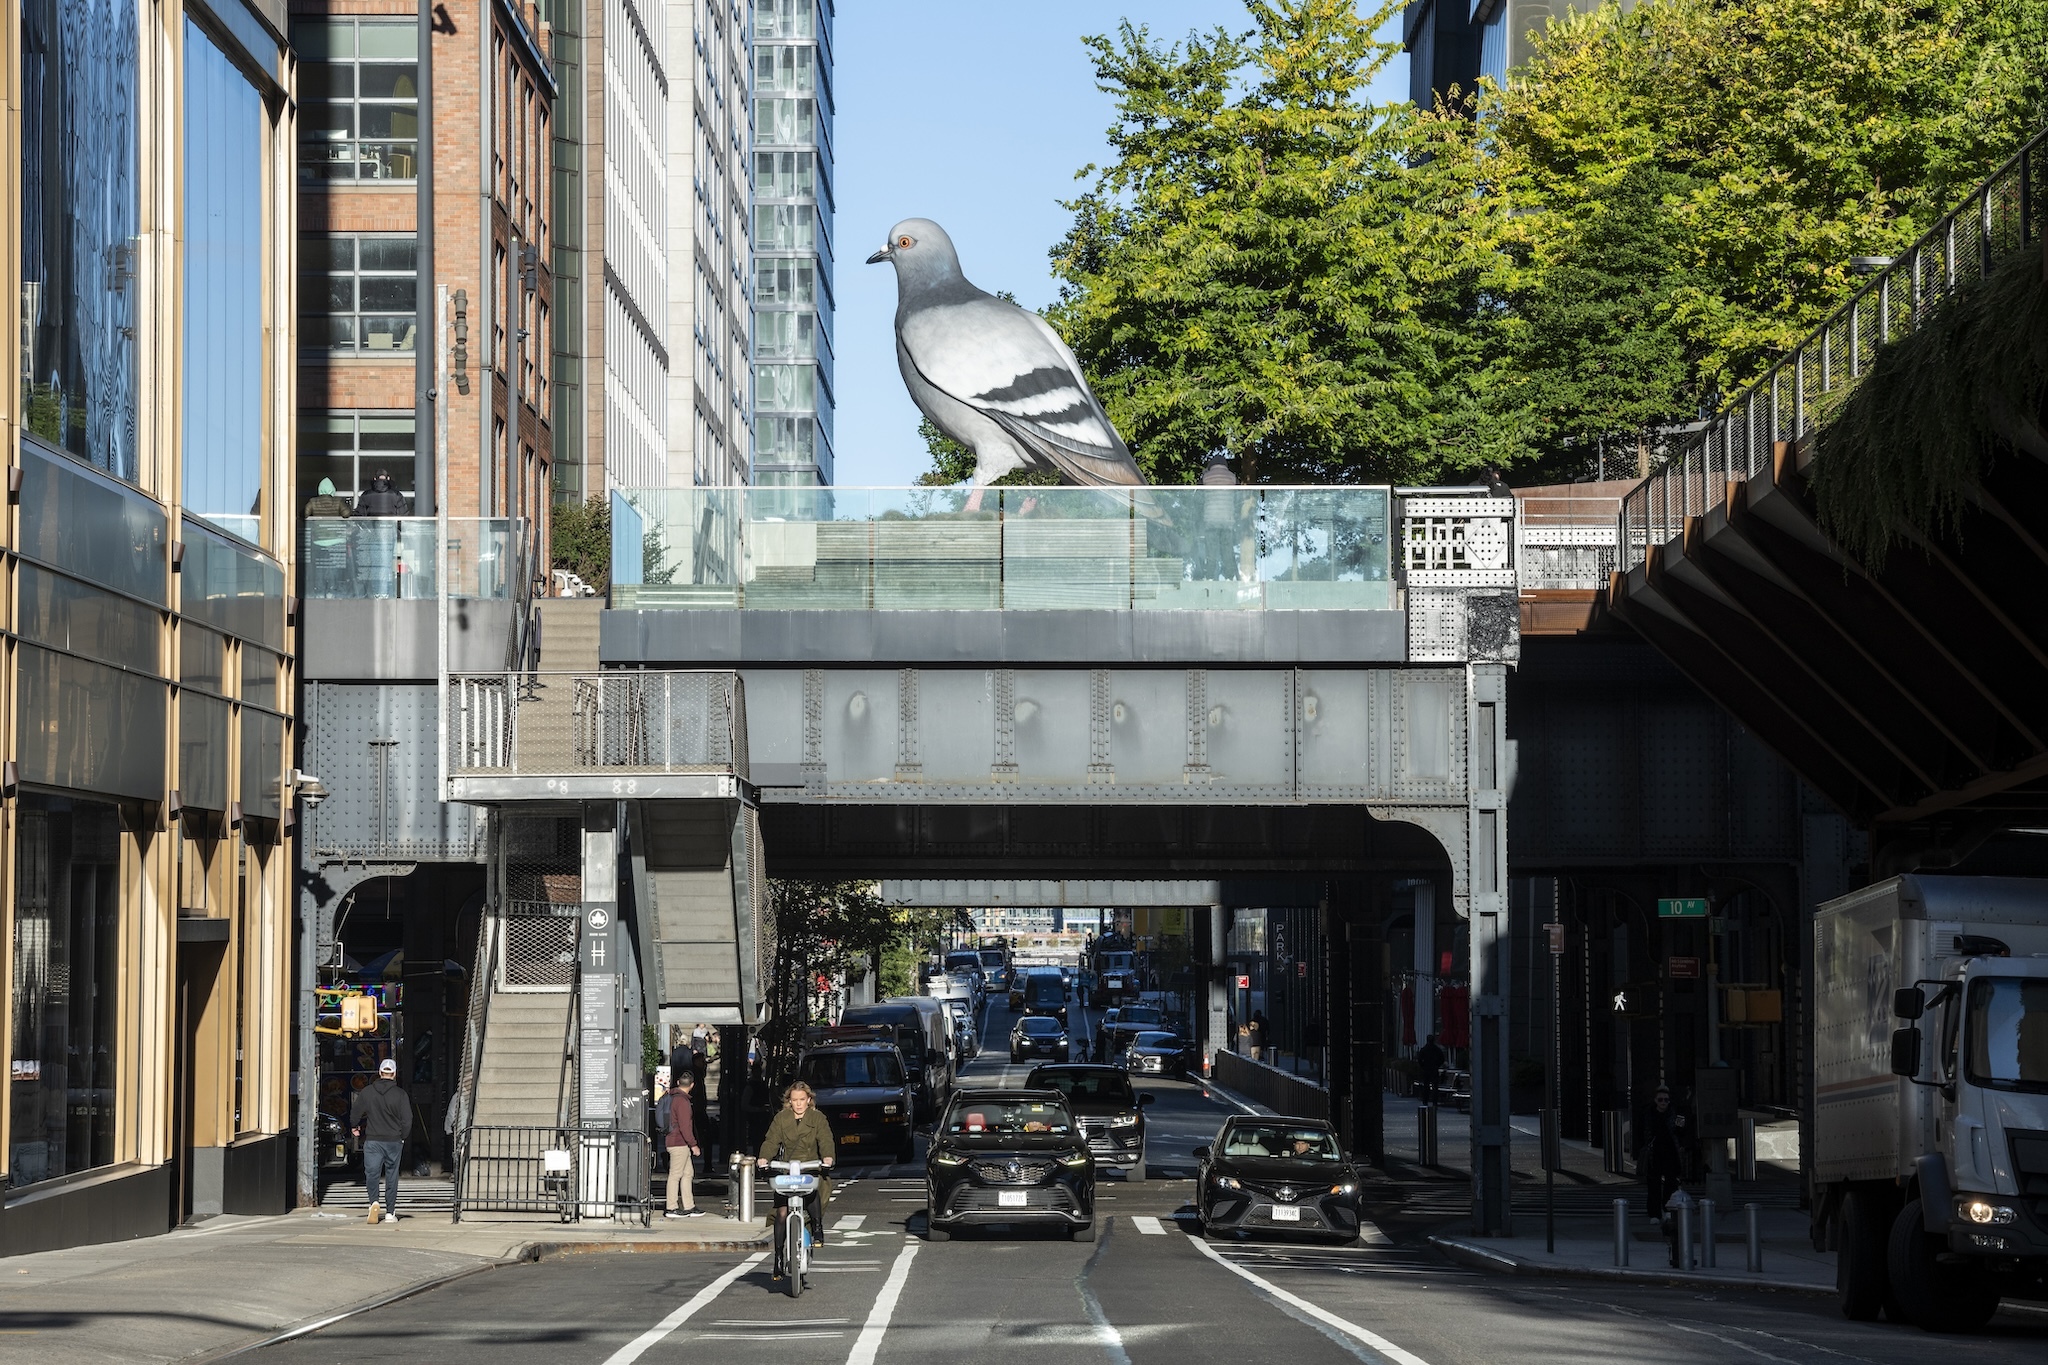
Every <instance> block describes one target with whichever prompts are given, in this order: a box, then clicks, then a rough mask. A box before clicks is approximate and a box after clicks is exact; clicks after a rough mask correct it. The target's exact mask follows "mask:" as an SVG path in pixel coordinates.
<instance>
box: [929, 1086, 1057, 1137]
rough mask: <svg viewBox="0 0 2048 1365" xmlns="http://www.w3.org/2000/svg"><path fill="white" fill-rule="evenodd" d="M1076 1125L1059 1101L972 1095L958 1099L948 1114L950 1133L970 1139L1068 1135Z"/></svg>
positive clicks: (947, 1124) (947, 1125) (947, 1121)
mask: <svg viewBox="0 0 2048 1365" xmlns="http://www.w3.org/2000/svg"><path fill="white" fill-rule="evenodd" d="M1073 1126H1074V1125H1073V1120H1072V1119H1071V1118H1070V1117H1069V1116H1068V1114H1067V1107H1066V1106H1065V1105H1064V1104H1061V1103H1059V1102H1058V1101H1057V1100H1005V1099H993V1098H988V1097H985V1096H984V1097H971V1096H970V1097H968V1098H964V1099H959V1100H955V1101H954V1102H953V1108H952V1109H951V1111H950V1112H948V1113H947V1115H946V1131H947V1132H949V1133H960V1134H964V1135H966V1136H969V1137H973V1136H976V1135H978V1134H993V1133H1066V1132H1070V1131H1072V1129H1073Z"/></svg>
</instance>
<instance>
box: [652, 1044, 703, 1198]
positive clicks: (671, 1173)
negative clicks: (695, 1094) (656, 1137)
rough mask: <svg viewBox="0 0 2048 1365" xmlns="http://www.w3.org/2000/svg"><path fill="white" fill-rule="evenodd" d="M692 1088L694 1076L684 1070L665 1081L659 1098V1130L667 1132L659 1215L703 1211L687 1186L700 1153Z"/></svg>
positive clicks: (692, 1177)
mask: <svg viewBox="0 0 2048 1365" xmlns="http://www.w3.org/2000/svg"><path fill="white" fill-rule="evenodd" d="M696 1088H697V1078H696V1077H695V1076H693V1075H691V1074H690V1073H689V1072H688V1071H685V1072H683V1074H682V1075H680V1076H677V1077H675V1078H674V1079H673V1080H671V1081H670V1082H669V1087H668V1093H667V1094H666V1095H663V1096H662V1097H661V1106H662V1109H663V1110H664V1113H663V1114H662V1116H661V1117H662V1131H663V1132H665V1133H666V1134H667V1135H668V1137H667V1144H668V1212H667V1213H665V1214H664V1215H662V1216H663V1217H665V1218H702V1217H703V1216H704V1210H702V1209H700V1208H698V1207H697V1195H696V1193H695V1191H693V1190H692V1189H691V1188H690V1184H691V1182H692V1181H694V1180H695V1179H696V1177H697V1164H696V1161H695V1158H696V1157H699V1156H702V1155H703V1149H702V1148H700V1147H699V1146H698V1145H697V1115H696V1112H695V1110H694V1109H693V1107H692V1106H691V1104H690V1092H691V1091H693V1090H695V1089H696ZM679 1204H680V1205H681V1207H680V1208H679V1207H677V1206H678V1205H679Z"/></svg>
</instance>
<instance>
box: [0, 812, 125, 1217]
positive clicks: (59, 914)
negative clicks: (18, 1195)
mask: <svg viewBox="0 0 2048 1365" xmlns="http://www.w3.org/2000/svg"><path fill="white" fill-rule="evenodd" d="M17 809H18V811H19V814H18V816H17V820H16V829H17V836H16V845H15V848H16V857H17V859H18V862H17V864H16V871H15V888H14V1017H13V1020H12V1024H13V1052H12V1053H11V1056H12V1058H13V1062H12V1066H11V1068H10V1070H9V1074H8V1118H9V1124H8V1136H9V1142H8V1151H7V1171H8V1179H9V1182H10V1183H12V1184H14V1185H33V1184H36V1183H37V1182H38V1181H43V1180H54V1179H55V1178H57V1177H58V1176H61V1175H72V1174H75V1173H77V1172H79V1171H85V1170H91V1169H92V1168H93V1167H95V1166H108V1165H112V1164H113V1162H114V1159H115V1151H116V1142H115V1127H114V1112H115V1096H114V1084H115V1075H116V1065H117V1063H118V1062H119V1060H120V1058H119V1055H118V1051H117V1049H118V1047H119V1043H120V1035H119V1033H118V1031H117V1027H116V1026H117V1022H118V1012H119V1005H120V999H121V995H120V962H121V955H120V946H121V937H120V930H121V890H120V861H121V858H120V852H121V824H120V818H119V816H118V814H117V812H116V810H115V808H114V807H113V806H112V805H110V804H107V803H104V802H99V801H81V800H75V799H73V798H69V797H61V796H45V795H41V794H39V793H33V792H31V793H27V794H24V795H23V796H22V798H21V802H20V805H19V807H18V808H17Z"/></svg>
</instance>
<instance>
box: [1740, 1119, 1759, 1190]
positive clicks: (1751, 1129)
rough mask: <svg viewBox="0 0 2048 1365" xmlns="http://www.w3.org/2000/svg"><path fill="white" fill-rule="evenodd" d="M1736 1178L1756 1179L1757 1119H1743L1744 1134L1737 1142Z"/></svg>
mask: <svg viewBox="0 0 2048 1365" xmlns="http://www.w3.org/2000/svg"><path fill="white" fill-rule="evenodd" d="M1735 1178H1736V1179H1738V1180H1754V1179H1756V1120H1755V1119H1744V1120H1743V1121H1742V1136H1741V1138H1739V1139H1738V1140H1737V1141H1736V1144H1735Z"/></svg>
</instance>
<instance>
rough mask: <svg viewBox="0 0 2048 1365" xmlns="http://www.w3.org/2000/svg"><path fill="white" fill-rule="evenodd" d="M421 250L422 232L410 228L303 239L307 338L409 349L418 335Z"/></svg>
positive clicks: (303, 341)
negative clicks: (417, 235) (397, 231)
mask: <svg viewBox="0 0 2048 1365" xmlns="http://www.w3.org/2000/svg"><path fill="white" fill-rule="evenodd" d="M418 257H419V243H418V239H416V238H415V237H414V236H413V235H412V234H411V233H409V232H408V233H404V234H391V235H383V236H366V235H334V236H326V237H309V238H307V239H305V240H304V241H303V242H301V243H300V246H299V344H300V346H301V347H303V348H304V349H306V350H310V351H351V352H358V353H361V354H366V355H375V354H378V353H392V352H405V353H408V354H409V353H410V352H411V351H412V349H413V343H414V341H415V340H416V339H417V337H418V335H419V326H418V322H419V318H418V302H417V299H418V293H419V272H418V264H417V262H418Z"/></svg>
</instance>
